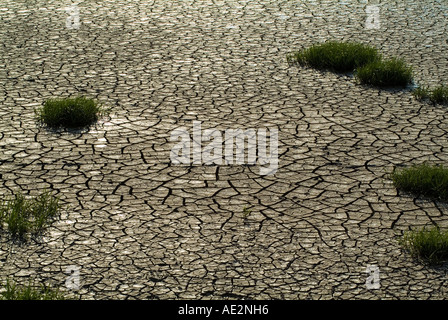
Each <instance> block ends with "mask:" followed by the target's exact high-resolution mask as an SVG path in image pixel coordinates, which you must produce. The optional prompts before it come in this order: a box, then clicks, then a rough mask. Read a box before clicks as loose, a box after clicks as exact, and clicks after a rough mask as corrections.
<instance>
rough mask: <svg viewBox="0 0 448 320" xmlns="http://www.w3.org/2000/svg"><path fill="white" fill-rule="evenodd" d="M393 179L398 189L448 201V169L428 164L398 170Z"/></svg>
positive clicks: (392, 175) (393, 174) (395, 171)
mask: <svg viewBox="0 0 448 320" xmlns="http://www.w3.org/2000/svg"><path fill="white" fill-rule="evenodd" d="M391 179H392V181H393V183H394V185H395V187H396V188H397V189H401V190H403V191H406V192H409V193H412V194H414V195H417V196H419V195H423V196H426V197H429V198H433V199H436V200H442V201H446V200H448V169H447V168H444V167H443V166H442V165H440V166H430V165H428V164H426V163H424V164H421V165H414V166H412V167H410V168H405V169H402V170H396V168H394V170H393V172H392V174H391Z"/></svg>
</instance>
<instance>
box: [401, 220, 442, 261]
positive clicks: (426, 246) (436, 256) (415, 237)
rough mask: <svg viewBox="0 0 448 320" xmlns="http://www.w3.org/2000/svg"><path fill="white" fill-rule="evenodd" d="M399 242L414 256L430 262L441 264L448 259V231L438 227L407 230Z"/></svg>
mask: <svg viewBox="0 0 448 320" xmlns="http://www.w3.org/2000/svg"><path fill="white" fill-rule="evenodd" d="M399 243H400V245H402V246H403V247H404V248H405V249H406V250H408V251H409V252H410V253H411V254H412V255H413V256H414V257H416V258H418V259H421V260H423V261H424V262H427V263H429V264H439V263H441V262H444V261H446V260H447V259H448V231H441V230H440V229H439V228H438V227H433V228H431V229H426V228H422V229H420V230H411V231H407V232H405V233H404V234H403V236H402V237H401V238H400V239H399Z"/></svg>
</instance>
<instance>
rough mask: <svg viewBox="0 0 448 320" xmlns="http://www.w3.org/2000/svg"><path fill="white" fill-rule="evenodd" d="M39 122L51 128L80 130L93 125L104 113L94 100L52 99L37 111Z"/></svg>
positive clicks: (78, 98) (81, 98)
mask: <svg viewBox="0 0 448 320" xmlns="http://www.w3.org/2000/svg"><path fill="white" fill-rule="evenodd" d="M36 113H37V117H38V120H39V121H40V122H41V123H44V124H46V125H47V126H49V127H53V128H57V127H66V128H80V127H85V126H88V125H91V124H93V123H94V122H96V121H97V120H98V117H99V115H101V114H102V113H104V111H103V110H102V108H101V107H100V106H99V104H98V103H97V102H96V101H95V100H93V99H87V98H84V97H77V98H67V99H51V100H47V101H46V102H45V103H44V105H43V107H42V108H40V109H38V110H36Z"/></svg>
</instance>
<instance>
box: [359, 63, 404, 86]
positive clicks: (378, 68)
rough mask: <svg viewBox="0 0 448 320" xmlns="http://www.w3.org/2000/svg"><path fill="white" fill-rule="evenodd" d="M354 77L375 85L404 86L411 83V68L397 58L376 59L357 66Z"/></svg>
mask: <svg viewBox="0 0 448 320" xmlns="http://www.w3.org/2000/svg"><path fill="white" fill-rule="evenodd" d="M355 77H356V78H357V79H358V80H359V82H360V83H362V84H368V85H373V86H376V87H406V86H407V85H408V84H411V83H412V68H411V67H408V66H406V63H405V62H404V61H403V60H401V59H397V58H391V59H389V60H378V61H374V62H371V63H368V64H366V65H364V66H362V67H359V68H358V69H357V70H356V73H355Z"/></svg>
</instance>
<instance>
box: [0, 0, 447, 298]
mask: <svg viewBox="0 0 448 320" xmlns="http://www.w3.org/2000/svg"><path fill="white" fill-rule="evenodd" d="M376 3H377V4H378V6H379V7H380V19H381V26H380V29H366V28H365V20H366V5H367V2H366V1H311V0H307V1H274V0H251V1H248V0H244V1H243V0H240V1H232V0H225V1H212V0H207V1H205V0H204V1H190V0H185V1H164V0H160V1H135V0H134V1H124V0H117V1H100V0H98V1H91V0H85V1H79V2H76V4H77V7H78V8H79V12H80V23H81V24H80V27H79V29H76V28H74V29H73V28H72V29H70V28H67V25H66V20H67V17H68V15H67V12H66V11H65V7H67V6H70V5H73V4H75V3H71V2H69V1H65V0H63V1H42V0H36V1H24V0H3V1H2V2H1V4H0V46H1V50H0V128H1V132H0V151H1V152H0V194H1V195H2V196H7V195H11V194H13V193H15V192H17V191H19V190H22V191H23V192H25V193H27V194H28V193H29V194H30V195H36V194H39V193H40V192H41V191H43V190H44V189H50V190H53V192H54V194H56V195H58V196H60V197H61V203H62V204H63V205H64V208H65V209H64V210H63V211H62V214H61V216H60V218H59V219H58V220H56V221H55V222H54V223H53V224H52V225H51V226H50V227H49V228H47V229H46V231H45V233H44V235H43V237H42V238H41V239H38V240H32V241H30V242H29V243H27V244H17V243H13V242H12V241H11V239H10V238H9V236H8V235H7V234H6V233H5V232H3V233H2V234H1V238H0V278H1V279H2V280H4V279H6V278H10V279H14V280H16V281H18V282H27V281H28V279H29V278H30V277H31V278H35V279H37V280H39V281H42V282H47V283H48V282H50V283H54V284H56V285H58V286H60V287H63V286H64V283H65V281H66V279H67V276H68V275H67V273H66V270H67V268H69V267H70V266H77V267H78V268H79V271H80V277H81V278H80V280H81V288H80V289H79V290H78V291H76V292H75V294H76V295H78V296H79V297H81V298H82V299H125V298H128V299H227V298H229V299H233V298H237V299H243V298H244V299H332V298H342V299H383V298H385V299H440V298H445V297H446V296H447V292H446V291H447V289H446V288H447V282H448V278H447V269H446V268H444V267H441V268H430V267H428V266H426V265H423V264H421V263H419V262H418V261H415V260H414V259H412V257H410V256H409V254H407V253H406V252H403V250H402V249H401V247H400V246H399V245H398V243H397V236H398V235H401V234H402V232H403V231H405V230H408V229H409V228H415V227H422V226H425V225H430V224H433V223H437V224H438V225H439V226H441V227H442V228H446V227H448V220H447V218H446V214H447V212H448V211H447V210H448V209H447V206H446V205H445V204H443V203H440V202H436V201H430V200H425V199H420V198H415V197H412V196H409V195H404V194H401V193H399V192H397V190H396V189H395V188H394V187H393V185H392V183H391V181H390V180H389V179H388V178H387V175H388V174H389V173H390V172H391V171H392V169H393V167H394V166H401V165H408V164H413V163H421V162H423V161H431V162H432V163H436V164H444V163H445V164H446V161H447V160H448V153H447V149H446V147H447V145H448V144H447V130H448V117H447V109H446V107H443V106H438V105H431V104H425V103H421V102H419V101H417V100H415V98H414V97H413V96H412V94H411V92H410V90H408V89H406V90H394V89H390V90H384V89H376V88H370V87H364V86H360V85H358V84H356V83H355V81H354V79H353V78H352V77H350V76H347V75H338V74H332V73H324V72H318V71H314V70H311V69H306V68H301V67H298V66H289V65H288V64H287V61H286V55H287V54H288V53H289V52H290V51H292V50H298V49H301V48H304V47H306V46H309V45H311V44H314V43H317V42H322V41H326V40H353V41H360V42H364V43H369V44H371V45H374V46H376V47H377V48H379V49H380V51H381V52H382V53H383V54H384V55H385V56H399V57H402V58H403V59H405V61H406V62H407V63H408V64H410V65H412V66H413V68H414V75H415V82H416V83H418V84H422V85H430V86H435V85H437V84H439V83H440V82H444V81H445V83H446V79H448V77H447V75H448V65H447V62H448V50H447V49H448V48H447V47H448V43H447V34H448V26H447V23H446V21H447V16H448V10H447V9H448V6H447V4H446V3H445V2H443V1H387V2H386V1H381V2H376ZM369 4H371V3H369ZM72 95H84V96H88V97H91V98H95V99H97V100H98V101H100V102H101V103H102V104H103V105H105V106H107V107H111V108H112V112H111V114H110V116H109V117H105V118H102V119H101V120H100V121H99V122H98V124H97V125H96V126H93V127H91V128H89V129H84V130H78V131H67V130H57V131H50V130H47V129H46V128H45V127H40V126H39V125H38V124H37V123H36V121H35V118H34V109H35V108H36V107H38V106H40V105H42V103H43V102H44V101H45V100H47V99H49V98H55V97H67V96H72ZM193 121H200V122H201V125H202V130H205V129H211V128H213V129H216V130H219V132H224V131H225V130H226V129H243V130H245V129H248V128H253V129H255V130H258V129H262V128H267V129H269V128H278V169H277V171H276V172H275V174H273V175H260V172H259V171H260V170H259V169H260V165H259V164H256V165H236V164H234V165H225V164H222V165H205V164H202V165H193V164H191V165H175V164H173V163H172V162H171V160H170V150H171V149H172V148H173V146H174V144H175V143H174V142H173V141H170V135H171V132H172V131H173V130H174V129H176V128H178V127H185V128H187V129H188V130H189V132H190V133H191V132H192V130H193V128H192V124H193ZM244 208H246V209H247V210H246V211H245V210H244ZM368 265H376V266H377V267H378V268H379V271H380V280H381V282H380V288H379V289H375V290H372V289H368V288H367V286H366V279H367V276H368V274H367V273H366V268H367V266H368Z"/></svg>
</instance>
